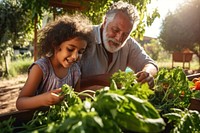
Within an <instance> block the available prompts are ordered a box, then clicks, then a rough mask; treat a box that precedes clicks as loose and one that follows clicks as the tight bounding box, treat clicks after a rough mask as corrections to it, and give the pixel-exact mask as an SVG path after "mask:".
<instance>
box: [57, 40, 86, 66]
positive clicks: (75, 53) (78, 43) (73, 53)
mask: <svg viewBox="0 0 200 133" xmlns="http://www.w3.org/2000/svg"><path fill="white" fill-rule="evenodd" d="M86 47H87V42H86V41H85V40H83V39H80V38H78V37H76V38H73V39H71V40H69V41H65V42H63V43H62V44H61V45H60V47H59V49H58V50H56V52H55V57H56V58H57V60H58V62H59V63H60V64H61V65H62V66H63V67H64V68H68V67H70V66H71V65H72V64H73V63H75V62H77V61H78V60H80V59H81V57H82V54H83V53H84V51H85V49H86Z"/></svg>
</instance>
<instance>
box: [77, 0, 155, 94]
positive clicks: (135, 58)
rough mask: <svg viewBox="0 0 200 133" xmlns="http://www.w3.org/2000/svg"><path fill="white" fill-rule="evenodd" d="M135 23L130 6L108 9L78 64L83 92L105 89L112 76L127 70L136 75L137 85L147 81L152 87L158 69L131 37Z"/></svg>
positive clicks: (136, 18) (136, 14)
mask: <svg viewBox="0 0 200 133" xmlns="http://www.w3.org/2000/svg"><path fill="white" fill-rule="evenodd" d="M138 20H139V16H138V13H137V10H136V8H135V7H134V6H133V5H131V4H128V3H126V2H122V1H118V2H116V3H114V4H113V5H112V6H111V7H110V9H109V10H108V12H107V13H106V15H105V18H104V21H103V23H102V24H100V25H97V26H96V25H95V26H94V27H93V29H94V36H95V41H96V42H95V43H94V44H93V45H92V46H91V48H90V51H89V52H90V53H88V54H87V57H86V58H83V59H82V61H81V70H82V79H81V87H82V88H83V89H86V88H87V87H89V86H93V85H101V86H107V85H109V78H110V76H111V75H112V74H113V73H115V72H117V71H118V70H122V71H125V70H126V68H127V67H129V68H131V69H132V70H133V71H134V72H135V73H136V75H137V81H138V82H141V83H145V82H147V83H148V84H149V86H150V88H152V87H153V86H154V75H156V73H157V71H158V67H157V65H156V64H155V62H154V61H153V60H152V59H151V58H150V57H149V56H148V55H147V54H146V52H145V51H144V50H143V48H142V47H141V46H140V45H139V44H138V43H137V42H136V41H135V40H134V39H133V38H132V37H131V36H130V34H131V32H132V31H133V30H134V29H135V27H136V26H137V23H138ZM90 89H91V88H90ZM92 89H94V90H95V89H97V88H95V87H94V88H92Z"/></svg>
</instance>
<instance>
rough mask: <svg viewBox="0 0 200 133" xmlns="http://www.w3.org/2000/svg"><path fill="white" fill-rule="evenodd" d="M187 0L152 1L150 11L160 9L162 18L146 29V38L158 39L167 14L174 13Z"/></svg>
mask: <svg viewBox="0 0 200 133" xmlns="http://www.w3.org/2000/svg"><path fill="white" fill-rule="evenodd" d="M184 1H186V0H152V2H151V4H150V5H149V6H148V10H149V11H151V10H152V8H156V7H157V8H158V12H159V13H160V18H156V19H155V20H154V22H153V24H152V25H151V26H150V27H147V28H146V32H145V34H144V35H145V36H149V37H158V36H159V33H160V27H161V24H162V20H163V19H164V18H165V16H166V14H167V13H168V12H169V11H171V12H173V11H174V10H175V9H176V8H177V7H178V6H179V5H180V4H184Z"/></svg>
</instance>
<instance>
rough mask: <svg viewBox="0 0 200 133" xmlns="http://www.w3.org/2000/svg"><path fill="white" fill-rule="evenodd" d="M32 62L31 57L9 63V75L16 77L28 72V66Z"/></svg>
mask: <svg viewBox="0 0 200 133" xmlns="http://www.w3.org/2000/svg"><path fill="white" fill-rule="evenodd" d="M32 63H33V58H25V59H18V60H16V61H12V62H11V63H10V65H9V76H10V77H16V76H17V75H19V74H25V73H27V72H28V67H29V66H30V65H31V64H32Z"/></svg>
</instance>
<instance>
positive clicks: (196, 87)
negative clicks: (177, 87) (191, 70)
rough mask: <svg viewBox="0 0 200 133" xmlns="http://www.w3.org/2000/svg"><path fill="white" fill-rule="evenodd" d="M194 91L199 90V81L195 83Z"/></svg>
mask: <svg viewBox="0 0 200 133" xmlns="http://www.w3.org/2000/svg"><path fill="white" fill-rule="evenodd" d="M195 90H200V81H199V80H198V81H196V82H195Z"/></svg>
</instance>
